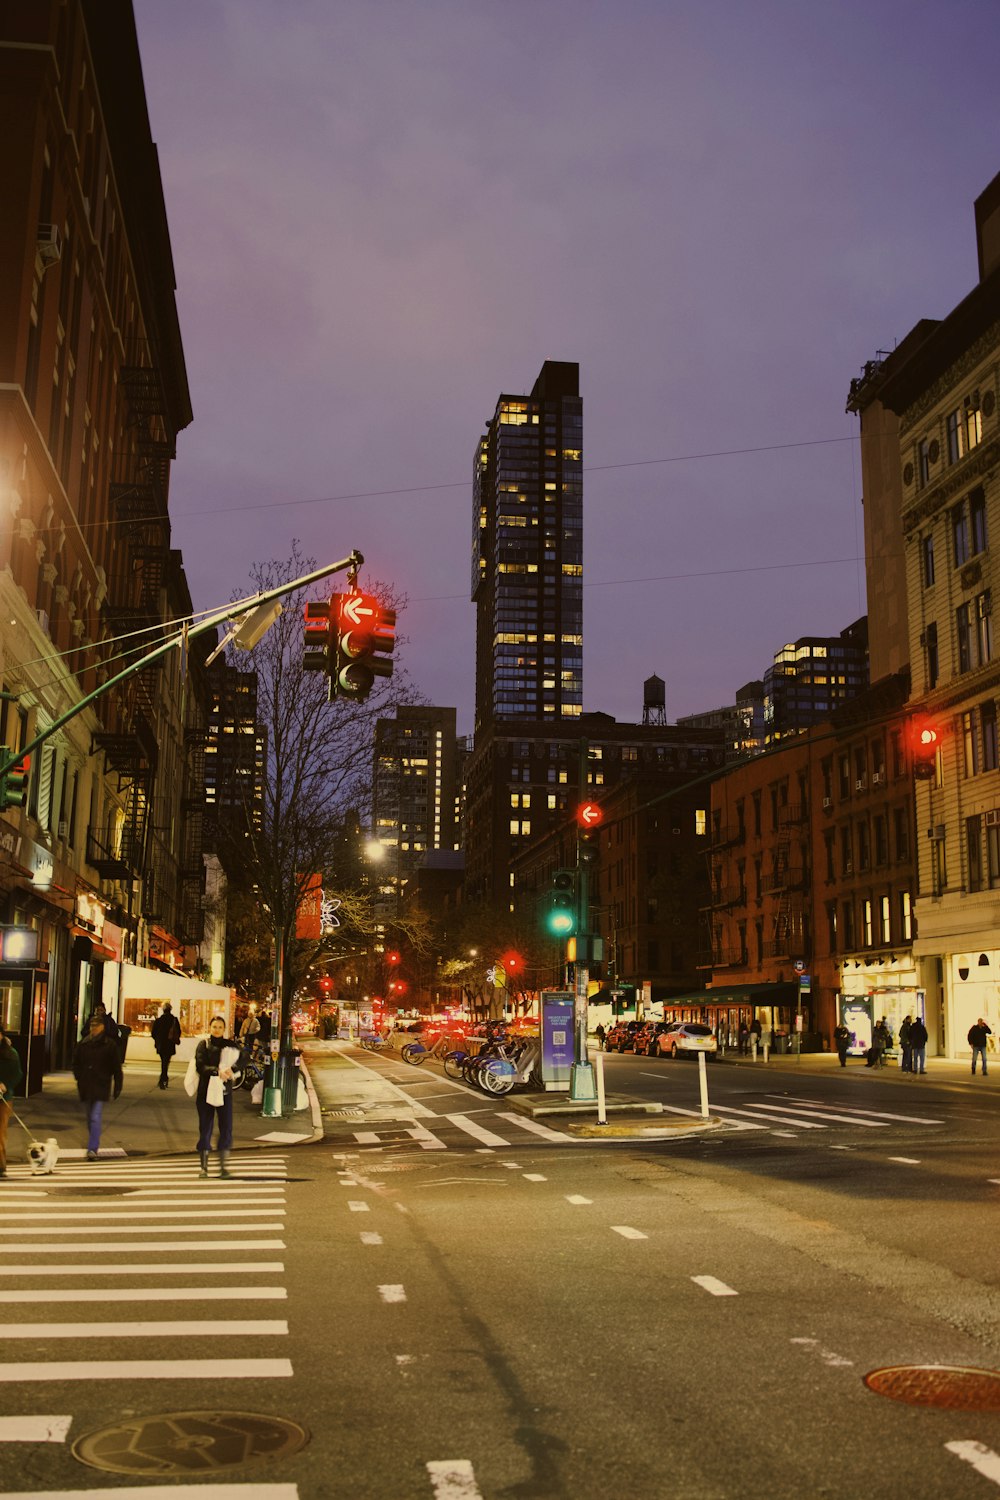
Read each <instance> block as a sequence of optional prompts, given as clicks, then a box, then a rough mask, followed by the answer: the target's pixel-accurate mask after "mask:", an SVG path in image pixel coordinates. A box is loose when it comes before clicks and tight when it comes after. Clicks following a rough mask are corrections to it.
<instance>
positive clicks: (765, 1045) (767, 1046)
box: [764, 1042, 771, 1062]
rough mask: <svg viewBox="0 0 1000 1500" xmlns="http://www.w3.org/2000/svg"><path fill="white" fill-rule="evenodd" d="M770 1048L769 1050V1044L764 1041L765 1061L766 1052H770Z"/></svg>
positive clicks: (765, 1059) (765, 1058)
mask: <svg viewBox="0 0 1000 1500" xmlns="http://www.w3.org/2000/svg"><path fill="white" fill-rule="evenodd" d="M770 1050H771V1048H770V1045H769V1044H768V1043H767V1042H765V1043H764V1061H765V1062H767V1054H768V1053H769V1052H770Z"/></svg>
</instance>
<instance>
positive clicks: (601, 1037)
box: [594, 1021, 607, 1052]
mask: <svg viewBox="0 0 1000 1500" xmlns="http://www.w3.org/2000/svg"><path fill="white" fill-rule="evenodd" d="M594 1035H595V1036H596V1038H597V1045H598V1047H599V1048H600V1049H601V1051H602V1052H603V1051H604V1041H605V1037H606V1035H607V1033H606V1032H605V1030H604V1027H603V1026H602V1025H601V1022H600V1021H598V1023H597V1025H596V1026H595V1027H594Z"/></svg>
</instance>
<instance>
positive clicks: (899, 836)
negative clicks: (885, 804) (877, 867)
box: [892, 807, 910, 861]
mask: <svg viewBox="0 0 1000 1500" xmlns="http://www.w3.org/2000/svg"><path fill="white" fill-rule="evenodd" d="M892 818H893V823H894V825H895V828H894V832H895V835H896V858H897V860H900V861H902V860H904V859H909V857H910V814H909V810H908V808H905V807H897V808H895V809H894V810H893V814H892Z"/></svg>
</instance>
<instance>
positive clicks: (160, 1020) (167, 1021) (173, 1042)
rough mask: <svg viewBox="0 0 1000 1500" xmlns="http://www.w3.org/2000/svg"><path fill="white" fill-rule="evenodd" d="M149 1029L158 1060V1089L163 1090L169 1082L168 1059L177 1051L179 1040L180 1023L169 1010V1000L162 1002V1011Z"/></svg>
mask: <svg viewBox="0 0 1000 1500" xmlns="http://www.w3.org/2000/svg"><path fill="white" fill-rule="evenodd" d="M150 1029H151V1031H152V1035H153V1046H154V1047H155V1048H156V1055H157V1056H158V1057H159V1059H160V1083H159V1087H160V1088H161V1089H165V1088H166V1087H167V1084H168V1083H169V1082H170V1079H169V1078H168V1076H167V1075H168V1073H169V1072H170V1059H171V1058H172V1057H173V1055H174V1053H175V1052H176V1051H177V1048H178V1045H179V1044H180V1039H181V1023H180V1021H178V1019H177V1017H176V1016H175V1015H174V1013H173V1011H172V1010H171V1008H170V1001H169V1000H164V1002H163V1009H162V1010H161V1011H160V1014H159V1015H158V1016H157V1018H156V1020H155V1021H154V1022H153V1025H152V1027H151V1028H150Z"/></svg>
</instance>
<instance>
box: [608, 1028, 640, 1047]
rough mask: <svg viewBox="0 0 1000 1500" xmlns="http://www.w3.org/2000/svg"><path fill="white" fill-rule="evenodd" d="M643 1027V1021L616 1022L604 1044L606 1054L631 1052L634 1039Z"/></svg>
mask: <svg viewBox="0 0 1000 1500" xmlns="http://www.w3.org/2000/svg"><path fill="white" fill-rule="evenodd" d="M641 1026H642V1022H641V1021H616V1022H615V1024H614V1026H612V1028H611V1030H610V1031H609V1032H608V1035H607V1039H606V1041H605V1043H604V1050H605V1052H618V1053H621V1052H631V1050H632V1039H633V1037H634V1036H635V1033H636V1032H637V1031H638V1030H639V1029H640V1027H641Z"/></svg>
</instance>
